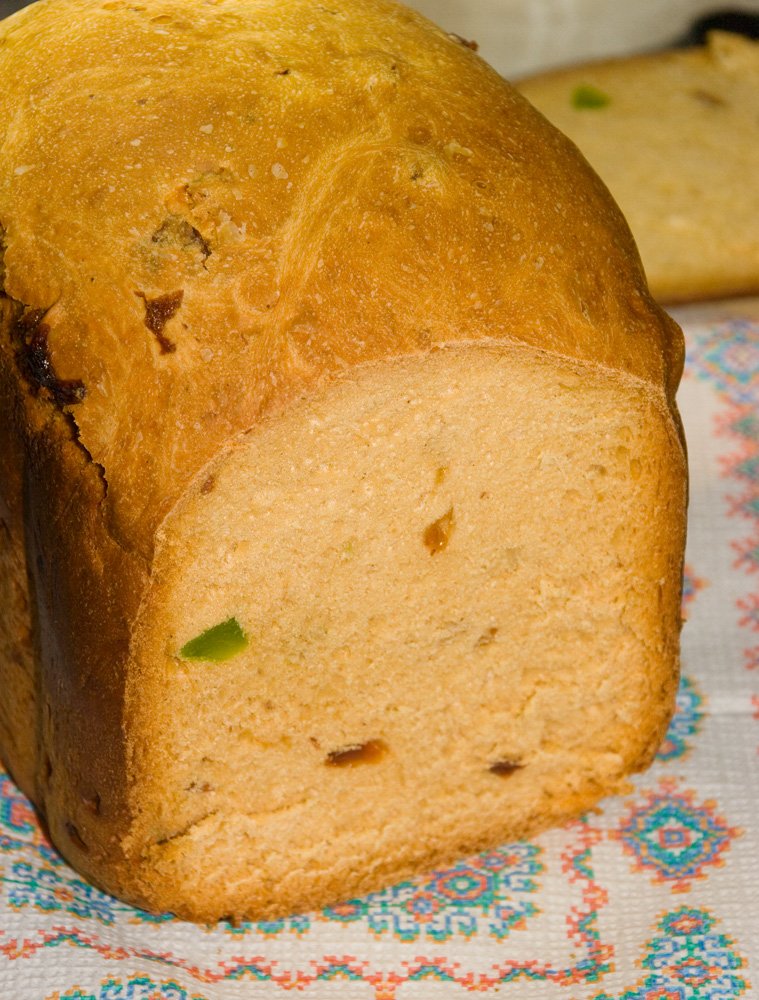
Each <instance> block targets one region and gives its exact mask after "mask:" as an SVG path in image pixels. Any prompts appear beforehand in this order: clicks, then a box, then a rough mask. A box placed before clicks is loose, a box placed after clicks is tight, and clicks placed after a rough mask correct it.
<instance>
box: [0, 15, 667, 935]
mask: <svg viewBox="0 0 759 1000" xmlns="http://www.w3.org/2000/svg"><path fill="white" fill-rule="evenodd" d="M0 78H1V79H2V80H3V87H2V88H0V134H2V135H3V136H4V143H3V146H2V149H1V150H0V283H1V285H2V290H1V291H2V294H0V411H1V412H2V418H3V419H2V421H0V607H2V617H0V684H2V687H3V690H4V691H7V692H8V694H7V697H6V698H4V699H3V702H2V704H0V747H2V752H3V755H4V759H5V761H6V762H7V764H8V766H9V767H10V768H11V770H12V773H13V774H14V776H15V777H16V779H17V780H18V781H19V782H20V784H21V785H22V787H23V789H24V791H26V792H27V794H29V795H30V796H32V798H33V799H34V801H35V802H36V803H37V805H38V806H39V808H40V809H41V810H42V811H43V812H44V813H45V815H46V817H47V822H48V825H49V828H50V831H51V833H52V836H53V839H54V840H55V843H56V845H57V846H58V847H59V848H60V849H61V850H62V852H63V853H64V854H65V855H66V857H67V858H68V859H69V860H70V861H71V862H72V863H73V864H75V865H76V867H77V868H78V869H79V870H80V871H82V872H83V873H85V874H86V875H87V876H88V877H89V878H90V879H92V880H93V881H94V882H96V883H97V884H98V885H101V886H103V887H105V888H107V889H109V890H110V891H112V892H115V893H117V894H118V895H120V896H122V897H123V898H126V899H128V900H130V901H131V902H134V903H136V904H138V905H142V906H144V907H146V908H149V909H152V910H156V909H167V910H173V911H174V912H177V913H179V914H181V915H183V916H185V917H188V918H191V919H195V920H213V919H218V918H220V917H222V916H228V915H231V916H235V917H238V918H242V917H255V916H265V915H273V914H281V913H284V912H287V911H293V910H297V909H303V908H307V907H312V906H318V905H323V904H325V903H327V902H334V901H335V900H337V899H340V898H345V897H348V896H351V895H355V894H356V893H358V892H361V891H364V890H368V889H370V888H373V887H377V886H378V885H381V884H383V883H386V882H387V881H388V880H391V879H395V878H399V877H401V876H404V875H406V874H408V873H409V872H412V871H418V870H421V869H423V868H424V867H426V866H428V865H432V864H437V863H440V862H443V861H445V860H450V859H451V858H453V857H455V856H456V855H457V854H459V853H461V852H465V851H472V850H476V849H478V848H480V847H486V846H488V845H493V844H496V843H497V842H499V841H500V840H503V839H506V838H509V837H514V836H518V835H520V834H522V833H525V832H527V831H532V830H535V829H538V828H540V827H543V826H546V825H548V824H551V823H555V822H558V821H560V820H561V819H562V818H563V817H565V816H569V815H573V814H575V813H576V812H577V811H579V810H580V809H582V808H584V807H586V806H588V805H590V804H592V803H593V802H595V801H596V800H597V799H598V798H599V797H600V796H602V795H603V794H606V793H608V792H612V791H614V790H615V789H616V788H618V787H619V785H620V782H621V781H622V780H623V779H624V776H625V775H626V774H628V773H629V772H630V771H632V770H634V769H636V768H639V767H642V766H645V764H646V763H647V761H648V760H649V759H650V758H651V756H652V754H653V752H654V750H655V747H656V743H657V741H658V739H659V738H660V737H661V735H662V734H663V732H664V729H665V727H666V723H667V719H668V716H669V713H670V711H671V708H672V705H673V698H674V689H675V683H676V673H677V647H678V630H679V588H680V568H681V561H682V549H683V544H684V506H685V465H684V456H683V448H682V444H681V437H680V432H679V421H678V418H677V413H676V410H675V407H674V402H673V399H674V392H675V389H676V387H677V383H678V380H679V377H680V372H681V368H682V337H681V334H680V331H679V330H678V328H677V327H676V326H675V324H674V323H673V322H672V321H671V320H669V319H668V317H666V316H665V314H664V313H663V312H661V310H660V309H659V308H658V307H657V306H656V305H655V304H654V302H653V301H652V299H651V298H650V296H649V294H648V291H647V289H646V286H645V281H644V278H643V274H642V270H641V266H640V262H639V259H638V256H637V252H636V250H635V246H634V244H633V242H632V238H631V236H630V233H629V230H628V229H627V226H626V224H625V223H624V221H623V219H622V216H621V215H620V213H619V210H618V209H617V208H616V206H615V205H614V203H613V202H612V201H611V199H610V198H609V196H608V193H607V191H606V189H605V188H604V186H603V185H602V184H601V182H600V181H599V180H598V179H597V178H596V176H595V175H594V174H593V173H592V171H591V170H590V169H589V167H588V166H587V164H586V162H585V161H584V159H583V158H582V157H581V156H580V155H579V154H578V153H577V151H576V149H575V148H574V147H573V146H572V145H571V144H570V143H569V142H567V140H565V139H564V138H563V136H561V135H560V134H559V133H558V132H557V131H555V130H554V129H553V128H552V127H551V126H550V125H548V123H547V122H546V121H545V120H544V119H543V118H542V117H541V116H539V115H537V114H536V113H535V111H534V110H533V109H532V108H531V107H530V105H529V104H528V103H527V102H526V101H525V100H524V99H523V98H522V97H521V96H520V95H518V94H517V93H516V92H515V91H514V90H513V89H511V88H510V87H509V86H508V85H507V84H506V83H505V82H504V81H503V80H502V79H500V77H499V76H498V75H497V74H496V73H494V72H493V71H492V70H491V69H490V68H489V67H488V66H487V65H486V64H485V63H484V62H482V61H481V60H480V59H479V57H478V56H477V55H476V54H475V52H474V51H472V50H471V48H469V47H468V46H466V45H463V44H461V42H460V41H458V40H456V39H455V38H452V37H450V36H448V35H446V34H445V33H443V32H442V31H439V30H438V29H437V28H435V27H434V26H432V25H431V24H429V22H427V21H425V20H424V19H423V18H421V17H420V16H418V15H416V14H414V13H412V12H410V11H408V10H406V9H405V8H402V7H399V6H396V5H394V4H391V3H386V2H384V0H338V2H336V3H334V4H330V6H329V7H322V6H319V5H314V4H313V3H310V2H305V0H293V2H290V3H288V4H281V3H275V2H273V0H236V2H235V3H231V2H229V0H218V2H215V3H210V2H201V0H191V2H184V3H178V2H176V0H151V3H150V4H144V5H141V4H133V3H127V2H122V0H111V2H105V3H103V2H100V0H98V2H96V0H42V2H41V3H38V4H35V5H33V6H32V7H30V8H27V9H25V10H23V11H21V12H19V13H18V14H16V15H14V16H12V17H10V18H8V19H7V20H5V21H3V22H2V23H0Z"/></svg>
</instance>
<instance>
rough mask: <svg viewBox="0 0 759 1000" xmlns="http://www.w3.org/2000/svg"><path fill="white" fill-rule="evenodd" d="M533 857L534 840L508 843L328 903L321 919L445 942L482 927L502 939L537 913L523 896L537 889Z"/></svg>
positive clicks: (535, 851) (404, 938)
mask: <svg viewBox="0 0 759 1000" xmlns="http://www.w3.org/2000/svg"><path fill="white" fill-rule="evenodd" d="M539 855H540V848H539V847H536V846H535V845H534V844H527V843H522V844H513V845H511V846H509V847H504V848H501V849H499V850H497V851H490V852H489V853H488V854H482V855H479V856H478V857H475V858H471V859H469V860H468V861H465V862H461V863H460V864H457V865H454V867H453V868H449V869H447V870H446V871H438V872H433V873H432V875H430V876H429V877H428V878H424V879H414V880H409V881H407V882H401V883H400V884H398V885H395V886H393V887H392V888H390V889H387V890H385V891H384V892H374V893H371V894H370V895H369V896H366V897H365V898H364V899H354V900H351V901H350V902H348V903H344V904H343V905H341V906H333V907H330V908H329V909H327V910H325V911H324V913H323V914H322V915H321V919H328V920H337V921H340V922H342V923H352V922H353V921H356V920H364V921H366V924H367V926H368V927H369V929H370V930H371V931H372V933H374V934H377V935H383V934H392V935H394V936H395V937H396V938H398V939H400V940H401V941H416V940H417V939H418V938H419V937H426V938H429V939H431V940H433V941H447V940H448V939H449V938H451V937H453V936H454V935H456V934H460V935H463V936H464V937H472V936H474V935H475V934H477V933H478V932H479V933H482V931H483V930H484V929H486V931H487V933H489V934H492V935H493V937H495V938H504V937H506V935H507V934H508V933H509V932H510V931H512V930H513V929H515V928H523V927H524V926H525V922H526V920H527V919H528V918H529V917H531V916H533V915H534V914H535V913H537V907H536V906H535V904H534V903H533V902H531V901H530V900H529V899H525V898H524V896H525V894H528V893H534V892H535V891H536V890H537V888H538V884H537V881H536V876H537V875H538V874H539V873H540V872H541V871H542V869H543V865H542V864H541V863H540V861H539V860H538V858H539ZM483 925H484V926H483Z"/></svg>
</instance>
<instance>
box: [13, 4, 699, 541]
mask: <svg viewBox="0 0 759 1000" xmlns="http://www.w3.org/2000/svg"><path fill="white" fill-rule="evenodd" d="M0 31H1V32H2V38H3V40H4V44H3V45H2V47H0V76H2V78H3V80H4V81H6V84H7V85H6V86H5V87H4V88H3V91H2V94H0V129H2V131H3V132H4V133H5V134H6V135H7V138H6V142H5V145H4V149H3V175H2V183H1V184H0V224H2V225H4V226H5V228H6V230H7V250H6V270H7V274H6V292H7V294H8V295H10V296H11V297H13V298H14V299H16V300H18V301H20V302H24V303H26V304H27V305H29V306H30V307H32V308H34V309H47V310H49V312H48V313H47V314H46V322H47V324H48V326H49V329H50V334H49V346H50V351H51V356H52V359H53V362H54V365H55V368H56V370H57V371H58V372H59V374H60V376H61V378H68V379H79V380H81V381H82V382H83V384H84V386H85V388H86V393H87V394H86V396H85V398H84V399H83V401H82V402H81V404H80V405H78V406H77V407H76V408H75V411H72V412H75V420H76V423H77V426H78V428H79V435H80V438H81V441H82V443H83V444H84V446H85V447H86V448H87V450H88V451H89V453H90V454H91V455H92V457H93V459H94V461H95V462H98V463H99V464H100V465H102V466H103V467H104V468H105V469H106V470H107V471H106V478H107V479H108V481H109V483H110V485H111V486H112V487H113V489H112V490H111V491H110V492H109V495H108V497H107V499H106V512H107V516H108V521H109V524H110V526H111V529H112V531H113V532H114V533H115V535H116V536H117V537H118V538H119V539H120V540H121V542H122V543H123V544H124V545H126V546H127V547H130V548H135V549H136V550H138V551H140V552H141V553H142V554H143V555H145V556H149V554H150V549H151V544H150V539H151V537H152V533H153V532H154V530H155V527H156V525H157V524H158V523H159V522H160V520H161V518H162V517H163V516H164V514H165V513H166V511H167V510H168V509H169V508H170V507H171V505H172V504H173V502H175V500H176V499H177V497H178V496H179V495H181V492H182V490H183V489H184V488H185V487H186V484H187V482H188V480H189V478H190V477H191V476H192V474H193V472H194V471H195V470H196V469H197V468H199V467H200V465H202V464H203V463H204V462H205V461H206V460H207V459H208V458H210V456H211V455H213V453H214V452H215V450H216V449H217V448H218V447H219V444H220V442H221V441H223V440H225V439H226V438H228V437H229V435H230V434H232V433H234V432H235V431H236V430H240V429H243V428H245V427H246V426H249V425H250V423H251V422H252V421H253V420H254V419H255V417H256V414H257V413H259V412H260V410H261V409H262V408H263V407H265V406H266V405H267V404H268V403H269V402H270V400H271V398H272V397H273V396H276V395H277V394H280V393H282V392H288V391H290V390H291V389H292V387H293V385H294V384H297V383H299V382H305V381H309V380H311V379H313V378H314V377H318V376H320V375H321V374H323V373H325V372H329V371H334V370H339V369H340V368H342V367H344V366H349V365H351V364H355V363H356V362H358V361H366V360H372V359H374V358H380V357H383V356H387V355H393V354H402V353H407V352H409V351H419V350H426V349H428V348H429V346H430V344H433V343H436V342H447V341H451V340H457V339H476V338H479V337H483V336H487V337H491V338H495V339H503V338H512V339H515V340H520V341H522V342H525V343H530V344H534V345H536V346H539V347H543V348H546V349H549V350H554V351H556V352H557V353H562V354H567V355H568V356H571V357H577V358H581V359H583V358H584V359H587V360H592V361H595V362H598V363H599V364H603V365H605V366H608V367H610V368H617V369H619V370H622V371H629V372H630V373H631V374H636V375H639V376H641V377H643V378H645V379H648V380H650V381H652V382H653V383H660V382H661V380H662V379H665V380H667V381H668V382H669V384H670V385H673V384H674V383H675V382H676V381H677V378H678V376H679V364H680V359H679V358H678V357H677V356H675V357H671V356H670V354H671V352H672V345H673V344H677V335H676V334H675V333H674V332H673V330H672V328H671V327H670V325H669V324H668V322H667V320H666V319H665V318H664V317H663V315H662V314H661V313H659V312H658V311H657V310H656V309H655V308H654V307H653V306H652V305H651V303H650V301H649V300H648V298H647V294H646V291H645V288H644V285H643V280H642V276H641V274H640V271H639V268H638V266H637V264H636V263H634V261H635V258H636V253H635V249H634V246H633V244H632V240H631V238H630V236H629V233H628V231H627V229H626V227H625V226H624V223H623V222H622V220H621V218H620V215H619V212H618V211H617V209H616V207H615V206H614V205H613V203H612V202H611V200H610V199H609V197H608V195H607V193H606V192H605V190H604V189H603V187H602V185H601V184H600V182H599V181H598V180H597V178H596V177H595V176H594V175H593V174H592V172H591V171H590V170H589V169H588V167H587V165H586V164H585V162H584V161H583V160H582V159H581V158H580V157H579V155H578V154H577V152H576V151H575V150H574V149H573V148H572V147H571V146H570V144H568V143H567V142H566V141H565V140H564V139H563V138H562V137H561V136H560V135H559V134H558V133H556V132H555V131H553V130H552V129H550V128H549V127H548V126H547V125H545V124H544V123H543V122H542V121H540V120H539V119H538V118H537V117H536V116H535V115H534V113H533V112H532V110H531V109H530V108H529V107H528V105H527V104H526V102H525V101H524V100H523V99H522V98H521V97H520V96H519V95H517V94H516V93H515V92H514V91H512V90H511V89H510V88H508V87H507V86H506V85H505V84H504V83H503V81H502V80H501V79H500V78H499V77H498V76H497V74H496V73H495V72H494V71H492V70H491V69H490V68H489V67H488V66H487V65H486V64H485V63H484V62H482V61H481V60H480V59H479V58H478V57H477V56H476V55H475V54H474V53H473V52H471V51H470V50H469V49H467V48H465V47H464V46H462V45H460V44H458V43H456V42H455V41H452V40H451V39H450V38H449V37H448V36H446V35H445V34H444V33H442V32H440V31H438V30H437V29H435V28H433V27H432V26H430V25H429V24H428V22H426V21H424V20H423V19H422V18H420V17H418V16H416V15H414V14H412V13H411V12H409V11H406V10H404V9H402V8H399V7H396V6H394V5H392V4H390V3H385V2H373V0H352V2H351V3H350V5H346V6H345V7H341V8H339V9H338V10H337V12H336V13H332V12H331V10H328V9H327V8H319V7H315V6H314V5H312V4H310V3H304V2H300V3H292V4H289V5H288V7H287V10H286V12H284V11H283V9H282V8H281V6H278V5H264V6H262V5H261V4H260V3H254V2H250V0H249V2H247V3H237V4H236V5H235V8H234V10H232V9H231V8H229V7H227V6H225V5H224V4H220V5H216V6H208V5H203V4H200V5H199V6H198V11H197V16H195V17H193V18H192V25H190V23H189V20H188V18H187V8H186V5H184V4H177V3H176V2H175V0H156V2H154V3H151V4H150V5H149V7H145V8H137V7H131V6H129V5H126V4H124V5H121V4H103V3H101V2H98V0H75V2H74V0H70V2H65V3H61V2H44V3H42V4H39V5H35V6H33V7H32V8H30V9H28V10H27V11H23V12H21V13H20V14H18V15H16V16H14V17H12V18H10V19H9V20H8V21H6V22H4V26H3V28H2V29H0ZM314 32H315V33H316V34H317V35H318V36H319V38H320V43H319V44H318V45H314V44H313V43H312V42H311V41H310V40H309V39H310V38H311V37H312V35H313V34H314ZM120 67H123V68H120ZM286 70H287V71H288V72H287V73H286V74H285V71H286ZM230 80H233V81H234V84H233V85H230ZM441 81H442V83H441ZM438 109H442V113H440V111H439V110H438ZM52 163H55V165H56V167H55V169H56V172H57V174H58V176H60V177H61V178H65V183H62V184H60V185H58V186H57V188H56V191H55V196H54V197H51V196H50V191H49V185H50V175H49V169H48V165H49V164H52ZM536 163H539V164H540V167H539V168H538V169H536V167H535V164H536ZM439 248H445V249H444V251H443V253H442V255H441V252H440V250H439ZM379 262H381V264H379ZM180 291H181V292H183V297H182V302H181V306H180V307H179V308H178V310H177V311H176V314H175V315H174V316H173V318H171V319H170V320H168V322H167V323H166V326H165V334H166V336H167V337H168V338H169V339H170V340H171V341H172V343H173V344H174V345H175V347H176V350H175V351H174V352H172V353H162V351H161V346H160V344H159V343H158V342H157V340H156V337H155V335H154V334H153V333H152V332H151V331H150V330H149V329H148V327H147V326H146V323H145V318H146V304H145V298H147V299H155V298H158V297H160V296H165V295H172V294H175V293H177V292H180ZM675 353H677V352H675ZM180 371H181V372H182V375H183V378H182V379H181V380H179V379H177V378H176V375H177V373H178V372H180ZM189 385H192V391H191V392H190V391H188V388H187V387H188V386H189ZM158 399H160V400H161V408H160V412H159V411H158V408H157V407H156V400H158ZM124 452H126V453H127V454H132V453H136V454H139V455H140V456H141V458H140V461H139V462H126V461H123V457H124ZM158 454H161V455H163V456H170V461H161V462H155V463H153V462H151V461H150V460H147V459H146V456H148V455H158ZM116 456H118V461H115V460H114V459H115V458H116Z"/></svg>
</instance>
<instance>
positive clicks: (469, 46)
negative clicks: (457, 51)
mask: <svg viewBox="0 0 759 1000" xmlns="http://www.w3.org/2000/svg"><path fill="white" fill-rule="evenodd" d="M448 37H449V38H452V39H453V40H454V42H458V43H459V45H463V46H465V48H467V49H471V50H472V52H476V51H477V50H478V49H479V47H480V46H479V44H478V43H477V42H473V41H471V40H470V39H468V38H462V37H461V35H457V34H456V32H455V31H449V32H448Z"/></svg>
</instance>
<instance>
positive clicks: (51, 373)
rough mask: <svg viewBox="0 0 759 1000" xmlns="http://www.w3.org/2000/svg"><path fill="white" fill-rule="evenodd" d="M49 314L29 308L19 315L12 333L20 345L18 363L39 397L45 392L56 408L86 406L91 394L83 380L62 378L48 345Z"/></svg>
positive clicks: (26, 307) (18, 346)
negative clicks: (51, 357) (56, 368)
mask: <svg viewBox="0 0 759 1000" xmlns="http://www.w3.org/2000/svg"><path fill="white" fill-rule="evenodd" d="M46 312H47V310H46V309H30V308H29V307H28V306H25V307H24V308H23V309H22V310H21V311H20V312H19V314H18V316H17V318H16V321H15V322H14V324H13V327H12V329H11V337H12V339H13V341H14V342H15V344H16V362H17V364H18V367H19V371H20V372H21V374H22V376H23V377H24V379H25V381H26V382H27V383H28V384H29V386H30V387H31V389H32V392H33V393H34V395H35V396H36V395H37V394H38V393H39V392H40V390H45V391H46V392H48V393H49V394H50V396H51V397H52V400H53V402H54V403H55V404H56V406H59V407H64V406H73V405H74V404H75V403H81V402H82V400H83V399H84V397H85V396H86V395H87V390H86V388H85V385H84V382H82V381H81V380H80V379H61V378H58V376H57V374H56V372H55V368H54V367H53V362H52V361H51V359H50V349H49V347H48V342H47V339H48V335H49V333H50V328H49V327H48V325H47V324H46V323H43V322H42V321H43V319H44V317H45V314H46Z"/></svg>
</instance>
